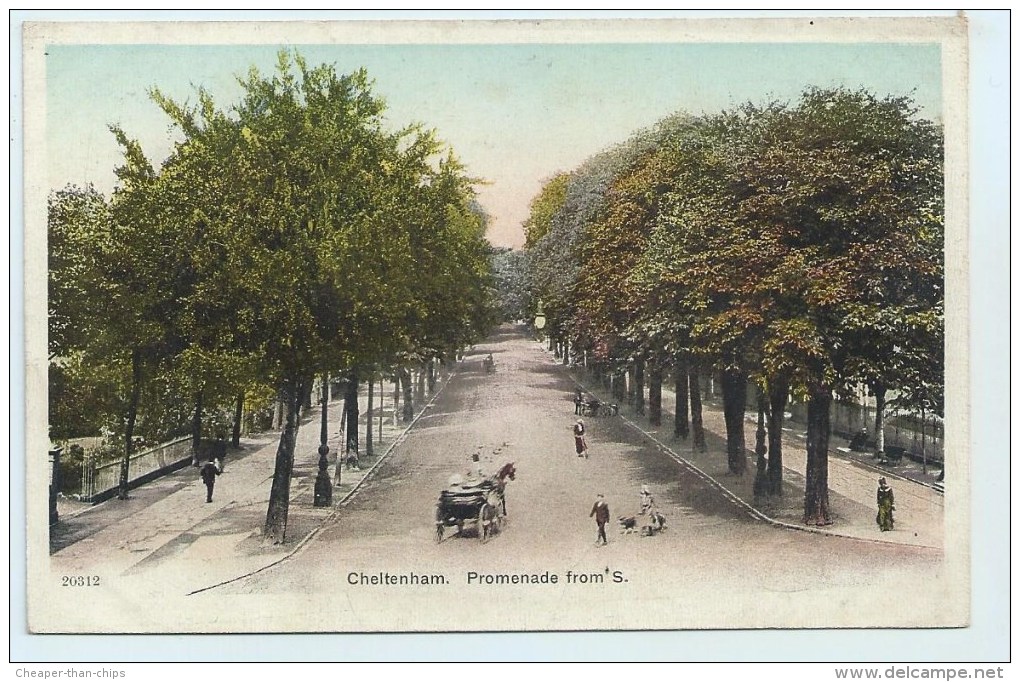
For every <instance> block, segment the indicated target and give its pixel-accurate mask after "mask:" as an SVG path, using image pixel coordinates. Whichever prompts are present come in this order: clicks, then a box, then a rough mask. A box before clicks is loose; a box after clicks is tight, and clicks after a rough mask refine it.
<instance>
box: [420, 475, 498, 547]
mask: <svg viewBox="0 0 1020 682" xmlns="http://www.w3.org/2000/svg"><path fill="white" fill-rule="evenodd" d="M516 472H517V470H516V468H515V467H514V464H513V462H510V463H509V464H506V465H505V466H503V468H502V469H500V471H499V473H498V474H496V475H495V476H491V477H489V478H485V479H479V480H477V481H472V480H471V479H468V480H467V481H464V480H463V479H461V477H460V476H455V477H454V478H453V479H451V482H450V485H448V486H447V488H446V489H445V490H443V491H442V492H441V493H440V494H439V500H438V501H437V502H436V542H442V540H443V535H444V534H445V533H446V529H447V528H456V529H457V535H461V534H462V533H463V531H464V527H465V526H470V525H474V526H475V530H476V532H477V536H478V539H479V540H480V541H482V542H486V541H488V539H489V538H490V537H492V535H494V534H495V533H498V532H499V531H500V530H501V529H502V528H503V524H505V523H506V498H505V497H504V495H505V492H506V479H508V478H509V479H510V480H511V481H512V480H514V476H515V475H516Z"/></svg>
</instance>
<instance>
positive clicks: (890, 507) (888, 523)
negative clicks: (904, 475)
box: [875, 478, 896, 531]
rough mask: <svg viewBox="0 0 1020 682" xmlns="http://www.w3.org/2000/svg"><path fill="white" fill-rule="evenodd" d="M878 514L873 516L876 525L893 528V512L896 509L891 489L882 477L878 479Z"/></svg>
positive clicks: (887, 528)
mask: <svg viewBox="0 0 1020 682" xmlns="http://www.w3.org/2000/svg"><path fill="white" fill-rule="evenodd" d="M876 497H877V498H878V516H876V517H875V521H876V522H878V527H879V528H880V529H881V530H883V531H887V530H892V529H893V512H894V511H896V507H895V506H894V504H895V502H894V500H893V491H892V488H890V487H889V486H888V485H887V484H886V482H885V479H884V478H880V479H878V494H877V495H876Z"/></svg>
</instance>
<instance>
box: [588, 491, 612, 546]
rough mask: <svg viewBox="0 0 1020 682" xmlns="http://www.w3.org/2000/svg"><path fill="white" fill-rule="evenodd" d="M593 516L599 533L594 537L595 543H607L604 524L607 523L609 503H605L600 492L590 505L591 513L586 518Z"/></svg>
mask: <svg viewBox="0 0 1020 682" xmlns="http://www.w3.org/2000/svg"><path fill="white" fill-rule="evenodd" d="M592 516H594V517H595V523H597V524H598V526H599V534H598V537H597V538H596V539H595V545H596V546H598V545H605V544H608V542H609V540H608V539H606V524H607V523H609V505H608V504H606V499H605V498H604V497H603V496H602V494H601V493H600V494H599V495H598V496H597V497H596V498H595V504H593V505H592V508H591V513H590V514H588V518H591V517H592Z"/></svg>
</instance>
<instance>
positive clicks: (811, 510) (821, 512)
mask: <svg viewBox="0 0 1020 682" xmlns="http://www.w3.org/2000/svg"><path fill="white" fill-rule="evenodd" d="M808 390H809V397H808V432H807V473H806V476H805V478H806V481H805V489H804V523H805V524H808V525H812V526H827V525H829V524H831V523H832V518H831V517H830V516H829V408H830V407H831V406H832V393H831V392H830V391H829V389H828V387H826V386H823V385H819V384H815V385H813V386H811V387H809V389H808Z"/></svg>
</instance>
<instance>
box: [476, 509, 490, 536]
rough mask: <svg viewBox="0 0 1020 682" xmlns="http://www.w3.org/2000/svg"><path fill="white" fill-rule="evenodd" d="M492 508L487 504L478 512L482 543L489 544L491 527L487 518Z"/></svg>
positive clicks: (479, 533)
mask: <svg viewBox="0 0 1020 682" xmlns="http://www.w3.org/2000/svg"><path fill="white" fill-rule="evenodd" d="M489 509H491V507H489V505H487V504H483V505H482V508H481V509H479V510H478V539H479V540H481V541H482V542H488V540H489V525H488V521H487V519H486V517H487V516H488V514H487V513H486V512H488V511H489Z"/></svg>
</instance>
